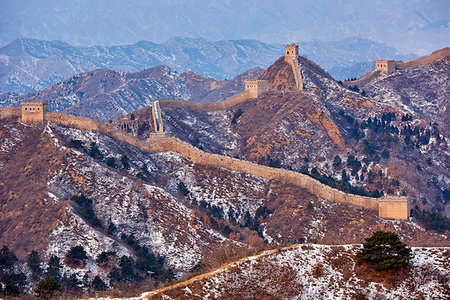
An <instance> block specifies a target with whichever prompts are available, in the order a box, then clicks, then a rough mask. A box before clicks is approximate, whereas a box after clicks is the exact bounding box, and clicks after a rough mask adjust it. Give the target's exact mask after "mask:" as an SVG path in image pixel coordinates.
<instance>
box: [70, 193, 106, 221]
mask: <svg viewBox="0 0 450 300" xmlns="http://www.w3.org/2000/svg"><path fill="white" fill-rule="evenodd" d="M70 200H72V201H75V202H76V203H77V204H78V205H79V206H80V208H81V210H80V215H81V216H82V217H83V218H84V219H86V221H88V222H89V223H91V224H92V226H95V227H102V223H101V222H100V219H99V218H97V217H96V216H95V212H94V209H93V208H92V200H91V199H89V198H88V197H86V196H84V195H83V194H81V195H80V196H76V195H75V196H72V197H71V198H70Z"/></svg>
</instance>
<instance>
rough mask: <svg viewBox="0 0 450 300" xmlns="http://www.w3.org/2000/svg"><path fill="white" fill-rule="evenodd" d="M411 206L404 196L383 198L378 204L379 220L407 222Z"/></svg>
mask: <svg viewBox="0 0 450 300" xmlns="http://www.w3.org/2000/svg"><path fill="white" fill-rule="evenodd" d="M410 209H411V204H410V202H409V199H408V197H406V196H390V195H387V196H384V197H383V198H381V199H380V200H379V202H378V216H379V217H381V218H388V219H395V220H407V219H408V218H409V212H410Z"/></svg>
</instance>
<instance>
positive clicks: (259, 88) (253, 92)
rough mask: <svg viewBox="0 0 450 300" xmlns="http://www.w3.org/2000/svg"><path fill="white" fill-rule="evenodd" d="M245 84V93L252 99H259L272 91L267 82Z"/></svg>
mask: <svg viewBox="0 0 450 300" xmlns="http://www.w3.org/2000/svg"><path fill="white" fill-rule="evenodd" d="M244 84H245V91H246V92H247V94H248V96H249V97H250V98H256V97H259V96H260V95H261V94H264V93H266V92H268V91H269V89H270V84H269V82H268V81H267V80H246V81H244Z"/></svg>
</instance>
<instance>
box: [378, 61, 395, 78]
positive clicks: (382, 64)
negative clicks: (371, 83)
mask: <svg viewBox="0 0 450 300" xmlns="http://www.w3.org/2000/svg"><path fill="white" fill-rule="evenodd" d="M375 71H381V73H383V74H386V75H389V74H392V73H394V72H395V60H386V59H385V60H377V61H376V63H375Z"/></svg>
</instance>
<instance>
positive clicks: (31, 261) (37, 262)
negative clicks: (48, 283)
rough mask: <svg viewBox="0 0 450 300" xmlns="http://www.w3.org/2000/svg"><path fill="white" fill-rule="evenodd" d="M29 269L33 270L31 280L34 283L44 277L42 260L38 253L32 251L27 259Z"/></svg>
mask: <svg viewBox="0 0 450 300" xmlns="http://www.w3.org/2000/svg"><path fill="white" fill-rule="evenodd" d="M27 264H28V267H29V268H30V270H31V278H32V280H33V281H38V280H39V279H41V276H42V272H43V270H42V268H41V258H40V257H39V253H37V251H34V250H33V251H31V252H30V254H28V258H27Z"/></svg>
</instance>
